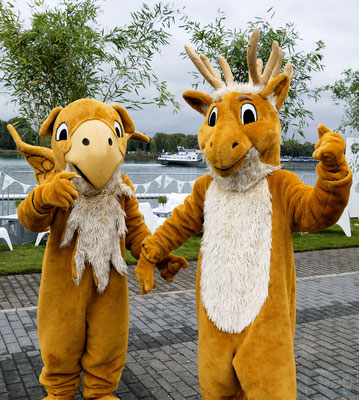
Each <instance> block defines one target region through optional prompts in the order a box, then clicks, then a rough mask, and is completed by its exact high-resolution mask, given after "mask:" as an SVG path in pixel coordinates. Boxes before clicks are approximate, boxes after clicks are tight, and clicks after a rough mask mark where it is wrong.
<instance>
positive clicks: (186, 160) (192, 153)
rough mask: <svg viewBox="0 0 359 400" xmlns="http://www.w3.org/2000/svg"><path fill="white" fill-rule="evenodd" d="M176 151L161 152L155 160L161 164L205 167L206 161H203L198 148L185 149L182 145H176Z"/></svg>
mask: <svg viewBox="0 0 359 400" xmlns="http://www.w3.org/2000/svg"><path fill="white" fill-rule="evenodd" d="M177 150H178V151H177V153H175V154H172V153H163V154H162V155H161V156H160V157H158V159H157V161H158V162H160V163H161V164H162V165H182V166H186V167H199V168H205V167H206V163H205V162H204V161H203V158H202V154H201V151H200V150H196V149H185V148H184V147H182V146H178V147H177Z"/></svg>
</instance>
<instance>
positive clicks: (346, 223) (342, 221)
mask: <svg viewBox="0 0 359 400" xmlns="http://www.w3.org/2000/svg"><path fill="white" fill-rule="evenodd" d="M337 225H339V226H340V227H341V228H342V229H343V231H344V233H345V235H346V236H347V237H351V236H352V230H351V226H350V216H349V209H348V207H346V208H345V210H344V211H343V214H342V215H341V217H340V218H339V220H338V222H337Z"/></svg>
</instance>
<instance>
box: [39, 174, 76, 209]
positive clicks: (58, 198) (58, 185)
mask: <svg viewBox="0 0 359 400" xmlns="http://www.w3.org/2000/svg"><path fill="white" fill-rule="evenodd" d="M75 176H76V173H75V172H61V173H60V174H58V175H56V176H55V178H54V179H53V180H52V181H51V182H49V183H45V184H44V188H43V190H42V201H43V203H44V205H45V207H48V206H50V207H59V208H63V209H65V210H68V209H69V208H70V207H71V206H72V205H73V204H74V202H75V200H76V199H77V197H78V193H77V190H76V189H75V186H74V185H73V184H72V183H71V182H70V181H71V180H72V179H73V178H75Z"/></svg>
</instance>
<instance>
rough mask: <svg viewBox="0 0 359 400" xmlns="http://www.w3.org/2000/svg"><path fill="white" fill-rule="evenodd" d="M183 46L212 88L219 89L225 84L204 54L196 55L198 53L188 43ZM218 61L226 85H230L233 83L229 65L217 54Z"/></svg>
mask: <svg viewBox="0 0 359 400" xmlns="http://www.w3.org/2000/svg"><path fill="white" fill-rule="evenodd" d="M184 48H185V50H186V53H187V54H188V57H189V58H190V59H191V60H192V62H193V64H194V65H195V66H196V68H197V69H198V71H199V72H200V73H201V75H202V76H203V77H204V79H205V80H206V81H207V82H208V83H209V84H210V85H211V86H212V87H213V88H214V89H220V88H222V87H223V86H225V83H224V82H223V81H222V78H221V76H220V75H219V74H218V72H217V71H216V70H215V69H214V68H213V65H212V64H211V62H210V61H209V60H208V58H207V57H206V56H205V55H204V54H201V55H200V56H198V54H197V53H196V52H195V51H194V50H193V49H192V47H191V46H188V45H185V46H184ZM218 61H219V65H220V66H221V69H222V71H223V74H224V78H225V80H226V83H227V86H228V85H231V84H232V83H233V75H232V72H231V68H230V67H229V65H228V63H227V61H226V59H225V58H224V57H222V56H219V57H218Z"/></svg>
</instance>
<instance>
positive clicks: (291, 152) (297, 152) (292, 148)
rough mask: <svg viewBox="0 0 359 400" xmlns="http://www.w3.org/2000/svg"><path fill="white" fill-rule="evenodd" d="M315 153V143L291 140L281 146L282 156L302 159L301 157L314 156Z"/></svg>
mask: <svg viewBox="0 0 359 400" xmlns="http://www.w3.org/2000/svg"><path fill="white" fill-rule="evenodd" d="M313 152H314V143H310V142H305V143H299V142H298V140H295V139H289V140H286V141H283V142H282V144H281V146H280V154H281V156H282V157H283V156H291V157H300V156H308V157H310V156H312V154H313Z"/></svg>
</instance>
